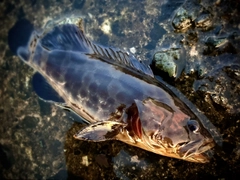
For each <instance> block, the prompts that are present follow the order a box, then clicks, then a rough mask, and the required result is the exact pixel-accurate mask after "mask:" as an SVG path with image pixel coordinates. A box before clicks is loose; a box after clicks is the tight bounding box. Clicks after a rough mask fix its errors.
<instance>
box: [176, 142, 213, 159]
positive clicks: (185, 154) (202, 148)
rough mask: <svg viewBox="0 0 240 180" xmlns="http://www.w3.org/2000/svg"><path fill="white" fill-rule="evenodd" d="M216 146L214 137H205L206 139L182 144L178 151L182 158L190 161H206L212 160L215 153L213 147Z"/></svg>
mask: <svg viewBox="0 0 240 180" xmlns="http://www.w3.org/2000/svg"><path fill="white" fill-rule="evenodd" d="M214 146H215V143H214V141H213V140H212V139H205V140H204V141H198V142H192V143H188V144H185V145H182V146H180V148H179V149H178V151H177V152H178V153H179V156H180V157H181V159H184V160H187V161H190V162H198V163H206V162H209V161H210V159H211V157H212V155H213V153H212V150H211V149H212V148H213V147H214Z"/></svg>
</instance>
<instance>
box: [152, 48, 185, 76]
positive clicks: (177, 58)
mask: <svg viewBox="0 0 240 180" xmlns="http://www.w3.org/2000/svg"><path fill="white" fill-rule="evenodd" d="M153 66H154V68H156V69H158V70H161V71H164V72H166V73H168V75H169V76H170V77H174V78H176V77H179V76H180V74H181V72H182V70H183V68H184V66H185V59H184V57H183V50H182V49H177V48H172V49H169V50H164V51H159V52H157V53H155V55H154V58H153Z"/></svg>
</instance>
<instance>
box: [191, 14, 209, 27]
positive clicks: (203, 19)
mask: <svg viewBox="0 0 240 180" xmlns="http://www.w3.org/2000/svg"><path fill="white" fill-rule="evenodd" d="M194 24H195V26H196V27H197V28H200V29H202V30H205V31H206V30H209V29H210V28H211V27H212V24H213V22H212V16H211V14H210V13H202V14H200V15H199V16H198V17H197V19H195V20H194Z"/></svg>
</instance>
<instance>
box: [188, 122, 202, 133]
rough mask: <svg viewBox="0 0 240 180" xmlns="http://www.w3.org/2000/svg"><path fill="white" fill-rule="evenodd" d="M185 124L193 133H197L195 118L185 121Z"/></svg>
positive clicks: (197, 127) (197, 126) (197, 125)
mask: <svg viewBox="0 0 240 180" xmlns="http://www.w3.org/2000/svg"><path fill="white" fill-rule="evenodd" d="M187 126H188V129H189V130H190V131H192V132H194V133H196V134H197V133H198V130H199V127H200V126H199V124H198V122H197V121H196V120H189V121H188V122H187Z"/></svg>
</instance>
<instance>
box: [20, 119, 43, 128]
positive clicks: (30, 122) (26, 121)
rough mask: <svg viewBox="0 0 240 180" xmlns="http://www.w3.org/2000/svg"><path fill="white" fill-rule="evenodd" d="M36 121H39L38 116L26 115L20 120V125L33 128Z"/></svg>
mask: <svg viewBox="0 0 240 180" xmlns="http://www.w3.org/2000/svg"><path fill="white" fill-rule="evenodd" d="M38 122H39V119H38V118H35V117H31V116H26V117H25V118H24V119H23V120H22V126H23V127H25V128H30V129H33V128H35V127H36V126H37V124H38Z"/></svg>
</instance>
